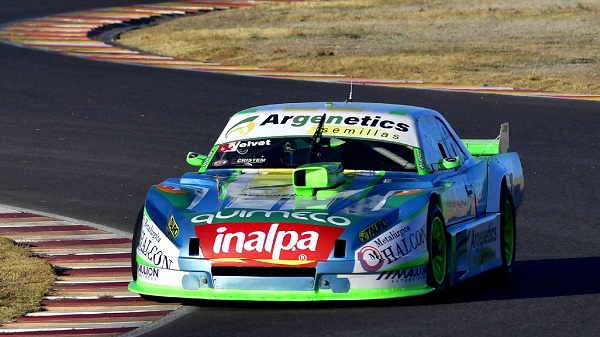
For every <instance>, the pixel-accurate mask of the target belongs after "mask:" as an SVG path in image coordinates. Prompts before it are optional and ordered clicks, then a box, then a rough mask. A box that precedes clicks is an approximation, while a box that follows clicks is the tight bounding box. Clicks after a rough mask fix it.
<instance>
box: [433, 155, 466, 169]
mask: <svg viewBox="0 0 600 337" xmlns="http://www.w3.org/2000/svg"><path fill="white" fill-rule="evenodd" d="M460 166H461V163H460V156H456V157H450V158H444V159H442V160H440V161H439V162H438V168H439V169H440V170H453V169H457V168H459V167H460Z"/></svg>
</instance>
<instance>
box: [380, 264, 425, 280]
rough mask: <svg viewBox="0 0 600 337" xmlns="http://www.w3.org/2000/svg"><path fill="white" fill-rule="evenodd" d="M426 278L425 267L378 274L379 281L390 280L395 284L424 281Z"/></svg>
mask: <svg viewBox="0 0 600 337" xmlns="http://www.w3.org/2000/svg"><path fill="white" fill-rule="evenodd" d="M426 277H427V266H419V267H414V268H408V269H400V270H391V271H385V272H383V273H381V274H379V277H377V281H379V280H392V281H395V283H405V282H414V281H425V280H426Z"/></svg>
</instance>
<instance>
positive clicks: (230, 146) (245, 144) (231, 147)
mask: <svg viewBox="0 0 600 337" xmlns="http://www.w3.org/2000/svg"><path fill="white" fill-rule="evenodd" d="M269 145H271V140H270V139H267V140H248V141H238V142H233V143H227V144H223V145H221V146H220V147H219V152H235V151H237V152H238V153H239V154H244V153H246V152H248V148H250V147H256V146H269Z"/></svg>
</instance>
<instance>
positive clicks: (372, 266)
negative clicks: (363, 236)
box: [358, 246, 384, 272]
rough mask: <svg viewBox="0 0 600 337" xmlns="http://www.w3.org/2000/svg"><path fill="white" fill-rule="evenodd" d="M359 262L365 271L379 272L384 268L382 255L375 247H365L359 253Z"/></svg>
mask: <svg viewBox="0 0 600 337" xmlns="http://www.w3.org/2000/svg"><path fill="white" fill-rule="evenodd" d="M358 261H359V262H360V265H361V266H362V268H363V269H364V270H365V271H371V272H373V271H378V270H379V269H381V267H382V266H383V262H384V260H383V258H382V257H381V253H380V252H379V251H378V250H377V248H375V247H371V246H364V247H362V248H361V249H360V250H359V251H358Z"/></svg>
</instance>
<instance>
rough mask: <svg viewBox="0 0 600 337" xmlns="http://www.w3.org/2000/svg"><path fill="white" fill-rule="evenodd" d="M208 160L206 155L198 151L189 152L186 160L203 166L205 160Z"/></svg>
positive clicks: (193, 164) (191, 163)
mask: <svg viewBox="0 0 600 337" xmlns="http://www.w3.org/2000/svg"><path fill="white" fill-rule="evenodd" d="M205 160H206V156H205V155H203V154H199V153H196V152H188V154H187V158H186V161H187V163H188V164H190V165H192V166H196V167H200V166H202V164H204V161H205Z"/></svg>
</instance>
